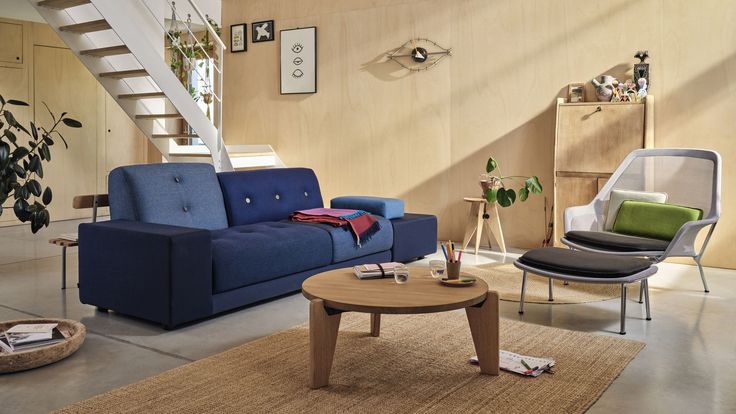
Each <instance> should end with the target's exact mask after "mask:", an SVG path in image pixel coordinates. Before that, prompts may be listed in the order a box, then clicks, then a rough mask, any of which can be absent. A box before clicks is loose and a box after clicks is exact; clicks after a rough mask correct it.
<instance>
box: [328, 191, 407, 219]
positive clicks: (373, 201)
mask: <svg viewBox="0 0 736 414" xmlns="http://www.w3.org/2000/svg"><path fill="white" fill-rule="evenodd" d="M330 207H332V208H344V209H351V210H364V211H367V212H369V213H371V214H375V215H377V216H381V217H384V218H387V219H389V220H390V219H396V218H401V217H404V200H401V199H398V198H384V197H368V196H346V197H337V198H333V199H332V200H330Z"/></svg>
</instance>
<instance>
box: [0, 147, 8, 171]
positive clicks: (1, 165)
mask: <svg viewBox="0 0 736 414" xmlns="http://www.w3.org/2000/svg"><path fill="white" fill-rule="evenodd" d="M9 162H10V145H8V144H6V143H4V142H0V170H4V169H5V167H7V166H8V163H9Z"/></svg>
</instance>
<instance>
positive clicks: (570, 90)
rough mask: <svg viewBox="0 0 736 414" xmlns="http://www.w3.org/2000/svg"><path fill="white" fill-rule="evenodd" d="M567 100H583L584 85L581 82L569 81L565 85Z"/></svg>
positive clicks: (573, 101) (571, 101) (572, 101)
mask: <svg viewBox="0 0 736 414" xmlns="http://www.w3.org/2000/svg"><path fill="white" fill-rule="evenodd" d="M567 102H570V103H575V102H585V85H584V84H582V83H571V84H569V85H568V86H567Z"/></svg>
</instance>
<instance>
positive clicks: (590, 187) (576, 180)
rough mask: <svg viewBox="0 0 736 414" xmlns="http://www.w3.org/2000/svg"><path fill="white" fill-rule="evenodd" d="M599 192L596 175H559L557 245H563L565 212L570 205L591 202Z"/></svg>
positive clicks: (556, 185)
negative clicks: (561, 240)
mask: <svg viewBox="0 0 736 414" xmlns="http://www.w3.org/2000/svg"><path fill="white" fill-rule="evenodd" d="M596 194H598V178H596V177H557V180H556V181H555V207H554V208H555V224H554V229H555V237H554V242H555V246H561V245H562V244H561V243H560V238H561V237H562V236H564V235H565V220H564V219H563V217H564V216H563V214H564V212H565V209H566V208H568V207H574V206H582V205H585V204H588V203H590V202H591V201H592V200H593V198H594V197H595V195H596Z"/></svg>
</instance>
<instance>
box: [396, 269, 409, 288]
mask: <svg viewBox="0 0 736 414" xmlns="http://www.w3.org/2000/svg"><path fill="white" fill-rule="evenodd" d="M394 280H395V281H396V283H398V284H400V285H403V284H404V283H406V282H408V281H409V268H408V267H406V266H402V267H398V268H396V270H394Z"/></svg>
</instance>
